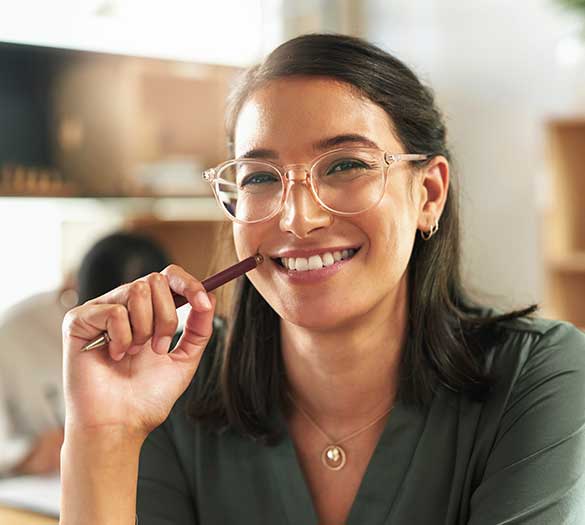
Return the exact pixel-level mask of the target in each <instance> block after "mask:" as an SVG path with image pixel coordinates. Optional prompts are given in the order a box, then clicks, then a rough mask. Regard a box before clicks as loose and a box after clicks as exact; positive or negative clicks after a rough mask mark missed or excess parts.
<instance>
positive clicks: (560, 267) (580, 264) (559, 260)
mask: <svg viewBox="0 0 585 525" xmlns="http://www.w3.org/2000/svg"><path fill="white" fill-rule="evenodd" d="M547 267H548V268H549V269H550V270H551V271H556V272H562V273H577V274H580V273H583V274H585V251H583V252H576V253H572V254H567V255H562V256H557V257H555V258H552V257H551V258H550V259H549V260H548V261H547Z"/></svg>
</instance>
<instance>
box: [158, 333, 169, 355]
mask: <svg viewBox="0 0 585 525" xmlns="http://www.w3.org/2000/svg"><path fill="white" fill-rule="evenodd" d="M172 339H173V338H172V337H170V336H168V335H165V336H163V337H161V338H160V339H159V340H158V341H157V342H156V344H155V347H154V351H155V352H156V353H157V354H166V353H168V351H169V347H170V346H171V340H172Z"/></svg>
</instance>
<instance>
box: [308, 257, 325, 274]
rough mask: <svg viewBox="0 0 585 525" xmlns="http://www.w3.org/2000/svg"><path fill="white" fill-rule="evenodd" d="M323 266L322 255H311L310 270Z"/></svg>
mask: <svg viewBox="0 0 585 525" xmlns="http://www.w3.org/2000/svg"><path fill="white" fill-rule="evenodd" d="M321 268H323V261H322V260H321V256H320V255H311V257H309V270H320V269H321Z"/></svg>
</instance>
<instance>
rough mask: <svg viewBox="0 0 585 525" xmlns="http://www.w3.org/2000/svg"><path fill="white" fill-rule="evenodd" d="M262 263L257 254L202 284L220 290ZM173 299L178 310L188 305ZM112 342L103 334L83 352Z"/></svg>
mask: <svg viewBox="0 0 585 525" xmlns="http://www.w3.org/2000/svg"><path fill="white" fill-rule="evenodd" d="M262 261H264V257H263V256H262V255H260V254H259V253H257V254H256V255H252V256H251V257H248V258H246V259H244V260H242V261H240V262H239V263H236V264H234V265H233V266H230V267H229V268H226V269H225V270H222V271H221V272H218V273H216V274H214V275H212V276H210V277H208V278H207V279H203V281H201V284H202V285H203V288H205V291H206V292H211V291H213V290H215V289H216V288H219V287H220V286H222V285H223V284H225V283H227V282H229V281H231V280H233V279H236V278H237V277H240V275H243V274H245V273H246V272H249V271H250V270H253V269H254V268H256V266H258V265H259V264H261V263H262ZM173 299H174V301H175V307H176V308H179V307H180V306H183V305H184V304H187V299H186V298H185V297H183V296H182V295H177V294H176V293H173ZM110 341H111V339H110V336H109V335H108V332H103V333H102V335H101V336H99V337H98V338H97V339H94V340H93V341H90V342H89V343H87V344H86V345H85V346H84V347H83V348H82V349H81V351H82V352H87V351H88V350H93V349H94V348H98V347H100V346H104V345H107V344H108V343H109V342H110Z"/></svg>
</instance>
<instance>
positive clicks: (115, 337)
mask: <svg viewBox="0 0 585 525" xmlns="http://www.w3.org/2000/svg"><path fill="white" fill-rule="evenodd" d="M103 332H107V334H108V336H109V338H110V342H109V344H108V353H109V354H110V356H111V357H112V359H114V360H116V361H119V360H120V359H122V357H124V354H125V352H126V351H127V350H128V348H129V347H130V345H131V344H132V330H131V327H130V319H129V316H128V310H127V309H126V307H125V306H123V305H121V304H84V305H83V306H79V307H77V308H74V309H72V310H70V311H69V312H67V314H66V315H65V319H64V321H63V337H64V339H73V340H75V344H74V349H75V350H79V349H80V348H81V347H83V346H84V345H85V344H87V343H88V342H89V341H92V340H94V339H95V338H96V336H98V335H101V334H102V333H103Z"/></svg>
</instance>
